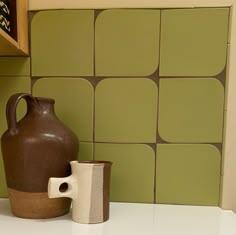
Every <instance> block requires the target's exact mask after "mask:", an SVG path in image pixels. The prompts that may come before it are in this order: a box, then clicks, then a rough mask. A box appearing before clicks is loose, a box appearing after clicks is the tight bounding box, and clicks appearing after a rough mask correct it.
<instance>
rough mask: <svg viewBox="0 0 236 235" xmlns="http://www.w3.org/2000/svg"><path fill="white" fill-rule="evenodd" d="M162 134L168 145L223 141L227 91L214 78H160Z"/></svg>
mask: <svg viewBox="0 0 236 235" xmlns="http://www.w3.org/2000/svg"><path fill="white" fill-rule="evenodd" d="M159 101H160V102H159V116H158V131H159V135H160V136H161V137H162V138H163V139H164V140H166V141H168V142H174V143H219V142H222V134H223V133H222V132H223V109H224V88H223V86H222V85H221V83H220V82H219V81H218V80H216V79H213V78H197V79H193V78H191V79H189V78H179V79H173V78H169V79H167V78H165V79H160V97H159Z"/></svg>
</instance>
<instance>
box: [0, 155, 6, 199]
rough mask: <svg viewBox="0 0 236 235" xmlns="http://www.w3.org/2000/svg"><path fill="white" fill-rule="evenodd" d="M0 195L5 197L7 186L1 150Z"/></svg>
mask: <svg viewBox="0 0 236 235" xmlns="http://www.w3.org/2000/svg"><path fill="white" fill-rule="evenodd" d="M1 197H7V186H6V178H5V171H4V167H3V159H2V151H0V198H1Z"/></svg>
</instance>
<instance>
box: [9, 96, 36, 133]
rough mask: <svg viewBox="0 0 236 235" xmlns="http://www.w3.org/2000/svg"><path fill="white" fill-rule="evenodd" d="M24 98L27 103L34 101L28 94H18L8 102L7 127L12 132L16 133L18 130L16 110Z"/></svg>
mask: <svg viewBox="0 0 236 235" xmlns="http://www.w3.org/2000/svg"><path fill="white" fill-rule="evenodd" d="M22 98H23V99H25V101H26V102H27V100H28V99H29V98H31V99H32V96H31V95H30V94H28V93H17V94H15V95H12V96H11V97H10V98H9V100H8V102H7V108H6V117H7V126H8V129H9V130H10V131H11V132H16V130H17V119H16V108H17V105H18V103H19V101H20V100H21V99H22Z"/></svg>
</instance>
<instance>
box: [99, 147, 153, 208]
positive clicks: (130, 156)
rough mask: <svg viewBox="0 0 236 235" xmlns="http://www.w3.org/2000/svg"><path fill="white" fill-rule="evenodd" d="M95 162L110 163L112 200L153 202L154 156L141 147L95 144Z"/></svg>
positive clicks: (151, 151)
mask: <svg viewBox="0 0 236 235" xmlns="http://www.w3.org/2000/svg"><path fill="white" fill-rule="evenodd" d="M95 160H107V161H112V162H113V165H112V176H111V200H112V201H119V202H147V203H153V201H154V193H153V192H154V165H155V153H154V151H153V149H152V148H151V147H149V146H148V145H144V144H95Z"/></svg>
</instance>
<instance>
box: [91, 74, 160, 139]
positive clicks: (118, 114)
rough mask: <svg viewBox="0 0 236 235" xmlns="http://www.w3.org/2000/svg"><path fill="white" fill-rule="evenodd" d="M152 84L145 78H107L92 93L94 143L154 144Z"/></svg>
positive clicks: (154, 103)
mask: <svg viewBox="0 0 236 235" xmlns="http://www.w3.org/2000/svg"><path fill="white" fill-rule="evenodd" d="M157 98H158V89H157V86H156V84H155V83H154V82H153V81H152V80H150V79H147V78H122V79H121V78H111V79H105V80H103V81H101V82H100V83H99V84H98V86H97V87H96V90H95V141H97V142H119V143H121V142H122V143H124V142H125V143H127V142H128V143H154V142H155V141H156V122H157Z"/></svg>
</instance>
